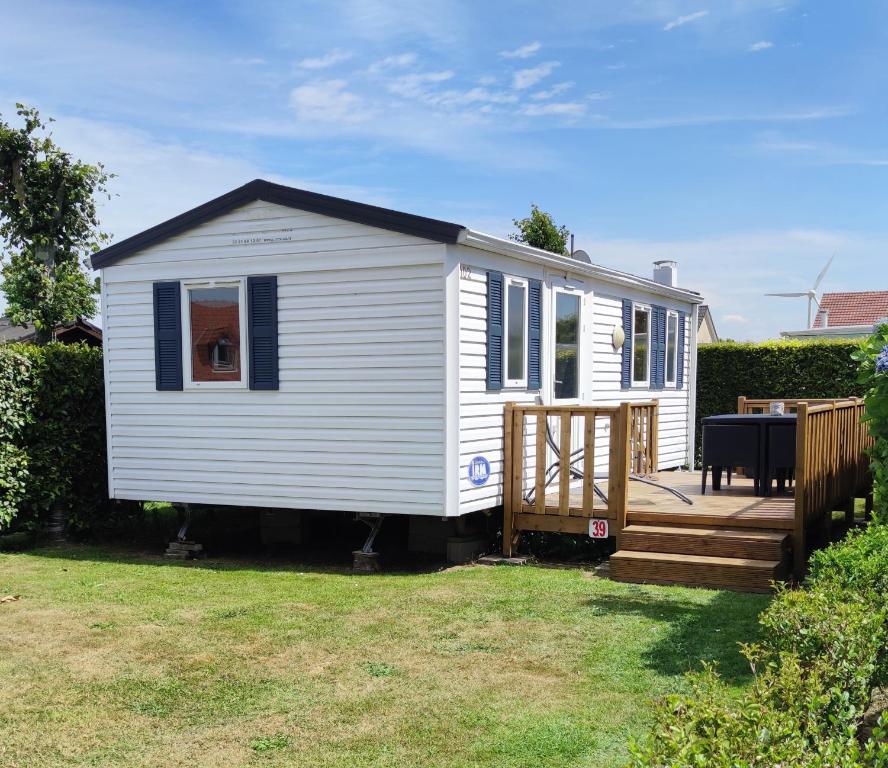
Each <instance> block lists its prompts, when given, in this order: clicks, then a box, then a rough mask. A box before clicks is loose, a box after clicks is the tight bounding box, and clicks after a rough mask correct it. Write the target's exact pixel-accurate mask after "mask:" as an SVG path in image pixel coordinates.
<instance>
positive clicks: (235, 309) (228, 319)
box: [188, 286, 241, 381]
mask: <svg viewBox="0 0 888 768" xmlns="http://www.w3.org/2000/svg"><path fill="white" fill-rule="evenodd" d="M239 301H240V291H239V290H238V287H237V286H224V287H218V288H190V289H189V290H188V308H189V312H190V317H191V379H192V381H240V378H241V365H240V363H241V361H240V307H239Z"/></svg>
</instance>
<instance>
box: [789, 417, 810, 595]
mask: <svg viewBox="0 0 888 768" xmlns="http://www.w3.org/2000/svg"><path fill="white" fill-rule="evenodd" d="M807 432H808V404H807V403H799V406H798V411H797V413H796V462H795V475H796V487H795V520H794V523H793V534H792V559H793V574H794V575H795V577H796V579H797V580H799V581H801V579H802V576H803V575H804V570H805V562H806V560H807V557H806V552H805V495H806V493H807V488H806V484H807V482H808V478H807V467H806V466H805V460H806V458H807V455H808V445H807Z"/></svg>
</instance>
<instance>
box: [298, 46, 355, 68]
mask: <svg viewBox="0 0 888 768" xmlns="http://www.w3.org/2000/svg"><path fill="white" fill-rule="evenodd" d="M353 55H354V54H352V53H349V52H348V51H343V50H341V49H339V48H336V49H334V50H332V51H330V52H329V53H325V54H324V55H323V56H318V57H317V58H309V59H303V60H302V61H300V62H299V63H298V64H297V65H296V66H298V67H299V69H328V68H330V67H332V66H335V65H336V64H340V63H342V62H343V61H348V60H349V59H350V58H351V57H352V56H353Z"/></svg>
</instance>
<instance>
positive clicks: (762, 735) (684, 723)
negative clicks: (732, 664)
mask: <svg viewBox="0 0 888 768" xmlns="http://www.w3.org/2000/svg"><path fill="white" fill-rule="evenodd" d="M886 541H888V530H886V528H885V527H884V526H882V525H880V524H878V523H874V524H872V525H871V526H870V527H869V529H867V530H866V531H863V532H860V533H859V534H857V535H855V536H852V537H851V538H850V539H849V540H847V541H846V542H842V543H840V544H837V545H834V546H833V547H831V548H829V549H827V550H824V551H823V552H821V553H818V554H817V555H816V556H815V557H814V559H813V561H812V576H811V578H810V580H809V583H808V584H807V588H806V589H803V590H788V589H784V590H782V591H780V592H779V593H778V595H777V597H776V598H775V600H774V602H773V603H772V604H771V606H770V607H769V608H768V609H767V610H766V611H765V612H764V613H763V614H762V617H761V627H762V640H761V642H760V643H759V644H757V645H749V646H745V647H744V648H743V653H744V655H745V656H746V658H747V659H748V660H749V662H750V665H751V667H752V671H753V674H754V678H753V684H752V687H751V688H750V690H749V691H747V692H745V693H743V694H742V695H740V696H732V695H731V692H730V691H729V689H728V688H727V687H726V686H725V685H724V684H723V683H722V681H721V680H720V679H719V677H718V674H717V672H716V671H715V670H714V669H712V668H708V669H707V670H706V671H705V672H704V673H702V674H698V675H692V676H691V680H690V683H691V691H690V693H689V694H685V695H681V696H672V697H669V698H667V699H666V700H665V701H664V702H662V703H661V704H660V706H659V708H658V710H657V714H656V717H655V725H654V732H653V734H652V735H651V736H650V737H649V738H648V739H647V740H646V741H644V742H642V743H633V744H632V745H631V746H630V751H631V754H632V760H631V763H630V765H631V766H634V768H662V767H663V766H669V767H670V768H696V767H697V766H720V767H724V768H729V767H730V768H734V767H735V766H738V767H739V766H750V767H752V766H761V767H762V768H765V767H766V766H767V767H770V766H793V768H828V767H829V768H831V767H832V766H842V767H843V768H844V767H847V768H858V766H859V767H860V768H863V766H870V767H875V768H888V741H885V740H884V739H885V737H886V730H885V727H884V725H885V723H884V719H883V721H880V725H879V727H877V728H876V729H874V731H873V733H872V735H869V736H864V734H863V732H862V731H859V729H860V726H861V724H862V720H863V715H864V713H865V712H866V709H867V705H868V704H869V701H870V696H871V692H872V690H873V688H874V686H877V685H882V684H884V683H885V681H886V676H885V668H886V660H888V594H886V593H885V591H884V590H883V589H882V587H883V586H884V575H883V574H884V572H885V571H888V548H886V547H885V546H884V544H885V542H886ZM874 552H877V553H878V556H877V562H876V563H868V562H867V558H868V557H869V556H870V555H871V554H872V553H874ZM880 571H881V573H880Z"/></svg>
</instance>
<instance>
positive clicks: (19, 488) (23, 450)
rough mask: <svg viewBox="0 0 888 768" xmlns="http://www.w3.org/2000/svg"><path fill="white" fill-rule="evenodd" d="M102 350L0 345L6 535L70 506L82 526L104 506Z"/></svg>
mask: <svg viewBox="0 0 888 768" xmlns="http://www.w3.org/2000/svg"><path fill="white" fill-rule="evenodd" d="M104 402H105V400H104V379H103V374H102V353H101V350H99V349H96V348H92V347H87V346H84V345H80V344H75V345H68V346H66V345H63V344H55V343H54V344H48V345H46V346H40V347H38V346H34V345H28V344H8V345H5V346H3V347H0V417H2V424H0V438H2V445H0V530H2V529H4V528H7V527H10V525H11V523H12V522H13V519H15V524H16V527H18V528H34V527H36V526H37V525H38V524H39V522H40V521H41V519H42V518H43V517H44V516H45V515H46V513H48V512H49V510H50V509H52V508H53V506H54V505H56V504H58V503H64V504H65V506H66V507H67V509H68V511H69V512H70V513H71V515H72V518H71V522H72V524H73V525H74V526H75V527H76V528H85V527H88V526H89V525H90V524H91V522H92V521H93V519H94V518H95V516H96V514H97V513H100V512H102V511H103V510H104V509H105V501H106V496H107V491H106V487H107V463H106V455H105V452H106V446H105V405H104Z"/></svg>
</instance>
